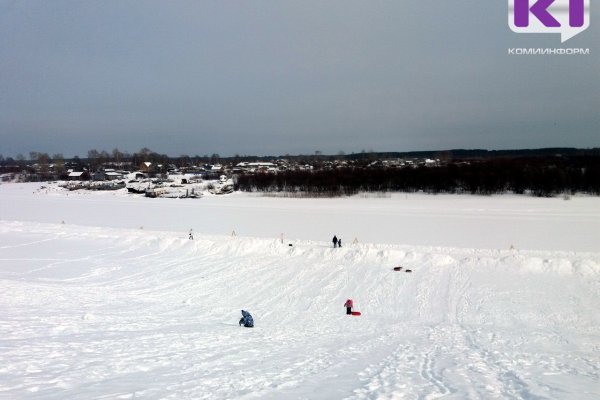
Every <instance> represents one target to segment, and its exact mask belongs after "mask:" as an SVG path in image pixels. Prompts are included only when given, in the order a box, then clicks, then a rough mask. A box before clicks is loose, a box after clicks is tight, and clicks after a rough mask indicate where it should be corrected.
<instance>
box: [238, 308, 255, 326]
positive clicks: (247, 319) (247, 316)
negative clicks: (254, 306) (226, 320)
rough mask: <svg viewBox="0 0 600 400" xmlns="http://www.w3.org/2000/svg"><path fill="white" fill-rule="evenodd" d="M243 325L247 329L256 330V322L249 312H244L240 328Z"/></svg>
mask: <svg viewBox="0 0 600 400" xmlns="http://www.w3.org/2000/svg"><path fill="white" fill-rule="evenodd" d="M242 324H243V325H244V326H245V327H246V328H254V320H253V319H252V315H250V313H249V312H248V311H245V310H242V319H240V326H242Z"/></svg>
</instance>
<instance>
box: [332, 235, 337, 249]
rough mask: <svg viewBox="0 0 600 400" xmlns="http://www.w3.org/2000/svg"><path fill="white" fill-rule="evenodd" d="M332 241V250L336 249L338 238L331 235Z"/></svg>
mask: <svg viewBox="0 0 600 400" xmlns="http://www.w3.org/2000/svg"><path fill="white" fill-rule="evenodd" d="M332 241H333V248H334V249H335V248H336V247H337V244H338V238H337V236H335V235H333V240H332Z"/></svg>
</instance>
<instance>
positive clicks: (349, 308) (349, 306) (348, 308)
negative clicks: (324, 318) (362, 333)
mask: <svg viewBox="0 0 600 400" xmlns="http://www.w3.org/2000/svg"><path fill="white" fill-rule="evenodd" d="M344 307H346V314H347V315H351V314H352V307H354V304H353V302H352V299H348V300H346V302H345V303H344Z"/></svg>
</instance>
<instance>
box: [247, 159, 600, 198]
mask: <svg viewBox="0 0 600 400" xmlns="http://www.w3.org/2000/svg"><path fill="white" fill-rule="evenodd" d="M236 183H237V188H238V189H239V190H241V191H247V192H255V191H257V192H287V193H289V192H292V193H293V192H298V193H309V194H313V195H315V196H325V197H328V196H342V195H352V194H356V193H358V192H418V191H423V192H426V193H471V194H483V195H490V194H496V193H506V192H513V193H516V194H524V193H529V194H532V195H534V196H543V197H547V196H555V195H558V194H575V193H588V194H593V195H600V156H589V155H588V156H570V157H565V156H560V157H558V156H552V157H502V158H492V159H484V160H479V161H471V162H450V163H446V164H442V165H440V166H434V167H431V166H425V165H421V166H418V167H414V168H413V167H404V168H385V167H380V168H357V167H342V168H336V169H332V170H318V171H286V172H283V173H278V174H246V175H241V176H239V177H238V179H237V182H236Z"/></svg>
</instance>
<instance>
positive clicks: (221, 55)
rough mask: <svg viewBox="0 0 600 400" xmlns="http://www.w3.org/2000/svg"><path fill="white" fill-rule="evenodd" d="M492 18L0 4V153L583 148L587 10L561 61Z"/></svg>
mask: <svg viewBox="0 0 600 400" xmlns="http://www.w3.org/2000/svg"><path fill="white" fill-rule="evenodd" d="M507 13H508V7H507V1H506V0H496V1H479V0H457V1H452V2H447V1H439V0H420V1H402V0H388V1H382V0H370V1H366V0H335V1H325V0H320V1H311V0H227V1H221V0H213V1H206V0H196V1H166V0H165V1H150V0H144V1H126V0H115V1H62V0H52V1H44V0H39V1H33V0H32V1H7V0H0V140H1V144H0V154H2V155H4V156H5V157H7V156H11V157H14V156H16V155H17V154H18V153H22V154H24V155H26V156H28V154H29V152H30V151H39V152H47V153H49V154H50V155H52V154H54V153H59V152H60V153H63V154H64V155H65V156H67V157H69V156H73V155H79V156H86V155H87V151H88V150H90V149H97V150H99V151H100V150H107V151H109V152H110V151H112V149H114V148H115V147H116V148H119V149H120V150H121V151H128V152H136V151H138V150H140V149H141V148H142V147H148V148H150V149H152V150H154V151H156V152H159V153H166V154H169V155H172V156H177V155H181V154H188V155H196V154H199V155H203V154H212V153H219V154H220V155H222V156H230V155H234V154H236V153H237V154H241V155H244V154H248V155H250V154H251V155H283V154H287V153H289V154H314V152H315V151H321V152H322V153H323V154H336V153H338V152H340V151H344V152H345V153H352V152H360V151H362V150H374V151H411V150H441V149H452V148H486V149H514V148H538V147H554V146H566V147H600V2H598V1H594V0H593V1H592V4H591V18H590V20H591V23H590V28H589V29H587V30H586V31H584V32H582V33H581V34H579V35H578V36H576V37H574V38H572V39H570V40H569V41H567V42H565V43H563V44H561V43H560V36H559V35H558V34H517V33H514V32H512V31H511V30H510V29H509V27H508V23H507V20H508V17H507V15H508V14H507ZM514 47H519V48H521V47H527V48H529V47H533V48H546V47H551V48H561V47H563V48H564V47H570V48H589V49H590V53H591V54H590V55H587V56H548V55H546V56H539V55H538V56H531V55H529V56H524V55H521V56H518V55H509V54H508V51H507V50H508V48H514Z"/></svg>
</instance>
